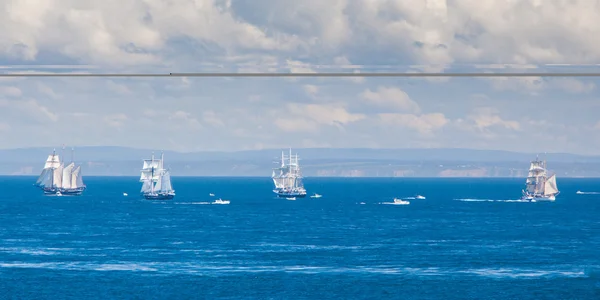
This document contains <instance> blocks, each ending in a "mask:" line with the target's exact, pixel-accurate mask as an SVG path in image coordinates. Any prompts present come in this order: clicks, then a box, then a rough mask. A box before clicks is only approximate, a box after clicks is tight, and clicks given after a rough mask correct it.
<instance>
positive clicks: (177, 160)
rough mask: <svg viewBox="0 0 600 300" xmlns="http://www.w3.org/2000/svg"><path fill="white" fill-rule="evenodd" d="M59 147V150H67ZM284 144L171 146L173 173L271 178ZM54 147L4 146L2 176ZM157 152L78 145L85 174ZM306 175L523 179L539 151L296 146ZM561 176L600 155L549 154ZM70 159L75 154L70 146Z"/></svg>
mask: <svg viewBox="0 0 600 300" xmlns="http://www.w3.org/2000/svg"><path fill="white" fill-rule="evenodd" d="M58 148H59V147H57V149H56V150H57V153H58V154H59V155H60V154H62V153H61V150H60V149H58ZM281 150H282V149H268V150H248V151H236V152H214V151H212V152H195V153H180V152H173V151H165V157H166V158H167V159H168V162H169V163H168V164H169V165H168V166H167V167H169V168H170V169H171V170H172V175H173V177H180V176H184V177H187V176H201V177H268V176H270V174H271V168H273V167H274V166H275V164H274V163H273V162H274V161H276V160H277V156H278V155H280V153H281ZM51 151H52V148H50V147H48V148H22V149H6V150H0V175H25V176H28V175H29V176H37V175H38V174H39V172H40V170H41V168H42V166H43V163H44V161H45V159H46V157H47V156H48V154H49V153H50V152H51ZM152 151H154V152H155V153H159V152H160V151H157V150H151V149H135V148H126V147H76V151H75V157H74V159H75V161H77V162H78V163H81V164H82V172H83V174H84V176H139V175H138V174H139V169H140V166H141V165H140V164H141V160H142V159H143V158H145V157H147V156H148V155H149V153H151V152H152ZM294 152H298V153H299V154H300V155H301V157H302V158H303V159H302V160H301V162H300V164H301V165H302V171H303V174H304V176H306V177H362V178H367V177H373V178H378V177H380V178H386V177H387V178H389V177H400V178H436V177H441V178H488V177H494V178H522V177H525V176H526V174H527V169H528V168H529V161H531V160H532V159H535V156H536V154H532V153H518V152H510V151H495V150H472V149H350V148H342V149H329V148H304V149H302V148H294ZM544 157H545V158H546V159H547V161H548V168H549V169H550V171H552V172H556V173H557V176H558V177H561V178H567V177H569V178H599V177H600V156H585V155H577V154H569V153H548V154H545V155H544V154H542V155H540V158H544ZM64 159H65V160H66V161H69V160H70V153H69V152H68V151H66V157H64Z"/></svg>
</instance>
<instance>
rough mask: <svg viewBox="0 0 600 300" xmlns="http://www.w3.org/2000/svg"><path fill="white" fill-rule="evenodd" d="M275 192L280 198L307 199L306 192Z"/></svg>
mask: <svg viewBox="0 0 600 300" xmlns="http://www.w3.org/2000/svg"><path fill="white" fill-rule="evenodd" d="M273 192H274V193H275V194H276V195H277V197H279V198H304V197H306V192H281V191H277V190H274V191H273Z"/></svg>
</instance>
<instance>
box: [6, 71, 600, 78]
mask: <svg viewBox="0 0 600 300" xmlns="http://www.w3.org/2000/svg"><path fill="white" fill-rule="evenodd" d="M0 77H600V73H566V72H558V73H555V72H546V73H544V72H543V73H513V72H511V73H509V72H506V73H400V72H367V73H348V72H346V73H340V72H326V73H312V72H301V73H258V72H256V73H248V72H241V73H232V72H227V73H220V72H217V73H215V72H206V73H0Z"/></svg>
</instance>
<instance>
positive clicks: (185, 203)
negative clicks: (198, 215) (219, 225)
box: [173, 202, 212, 205]
mask: <svg viewBox="0 0 600 300" xmlns="http://www.w3.org/2000/svg"><path fill="white" fill-rule="evenodd" d="M173 204H178V205H207V204H212V202H173Z"/></svg>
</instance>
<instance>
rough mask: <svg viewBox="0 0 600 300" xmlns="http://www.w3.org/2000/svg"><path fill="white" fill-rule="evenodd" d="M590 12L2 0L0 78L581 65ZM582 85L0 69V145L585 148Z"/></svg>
mask: <svg viewBox="0 0 600 300" xmlns="http://www.w3.org/2000/svg"><path fill="white" fill-rule="evenodd" d="M598 20H600V1H595V0H581V1H575V0H568V1H567V0H553V1H546V0H521V1H516V0H461V1H458V0H447V1H446V0H425V1H413V0H327V1H323V0H302V1H281V0H237V1H236V0H118V1H117V0H88V1H80V0H5V1H1V2H0V28H3V30H1V31H0V68H2V69H3V70H0V72H161V73H169V72H215V71H232V72H237V71H247V72H250V71H252V72H255V71H256V72H258V71H270V72H274V71H277V72H324V71H344V72H366V71H402V72H406V71H411V72H424V71H429V72H442V71H471V72H473V71H478V72H484V71H494V72H502V71H518V72H526V71H540V72H541V71H548V70H550V71H552V70H554V71H557V70H558V71H573V70H574V71H597V70H598V67H596V66H594V64H596V63H598V62H599V61H600V40H599V39H598V38H597V37H598V36H600V26H598V25H599V24H600V23H598V22H600V21H598ZM557 65H560V66H557ZM598 80H600V78H598V79H596V78H539V77H538V78H536V77H530V78H373V77H368V78H366V77H362V78H361V77H356V78H197V77H187V78H186V77H177V78H39V77H38V78H31V77H29V78H22V77H21V78H0V136H2V138H1V139H0V148H5V149H6V148H19V147H39V146H42V147H57V146H58V147H59V146H60V145H62V144H67V145H72V146H75V147H76V146H93V145H110V146H128V147H136V148H150V149H163V150H175V151H183V152H191V151H202V150H225V151H235V150H250V149H265V148H286V147H294V148H298V147H355V148H356V147H358V148H365V147H366V148H445V147H452V148H473V149H495V150H510V151H522V152H532V153H535V152H540V153H541V152H570V153H578V154H593V155H595V154H598V155H600V101H598V100H599V96H600V91H599V89H598V84H599V82H598Z"/></svg>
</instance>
